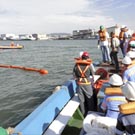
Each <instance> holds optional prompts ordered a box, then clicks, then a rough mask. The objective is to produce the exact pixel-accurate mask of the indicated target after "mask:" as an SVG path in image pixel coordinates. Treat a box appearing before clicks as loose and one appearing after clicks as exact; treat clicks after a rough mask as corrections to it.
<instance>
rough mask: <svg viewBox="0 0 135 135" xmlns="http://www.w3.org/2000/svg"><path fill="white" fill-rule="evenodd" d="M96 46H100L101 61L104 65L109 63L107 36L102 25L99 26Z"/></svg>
mask: <svg viewBox="0 0 135 135" xmlns="http://www.w3.org/2000/svg"><path fill="white" fill-rule="evenodd" d="M98 35H99V36H98V46H100V49H101V52H102V61H103V62H104V63H106V62H107V63H110V62H111V58H110V50H109V34H108V32H107V31H106V29H105V28H104V26H103V25H101V26H100V30H99V31H98Z"/></svg>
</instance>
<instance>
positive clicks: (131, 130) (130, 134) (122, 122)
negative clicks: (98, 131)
mask: <svg viewBox="0 0 135 135" xmlns="http://www.w3.org/2000/svg"><path fill="white" fill-rule="evenodd" d="M123 133H126V135H135V114H128V115H124V114H121V113H120V114H119V116H118V120H117V125H116V135H123Z"/></svg>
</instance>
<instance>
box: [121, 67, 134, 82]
mask: <svg viewBox="0 0 135 135" xmlns="http://www.w3.org/2000/svg"><path fill="white" fill-rule="evenodd" d="M127 81H133V82H135V66H132V67H130V68H128V69H127V70H125V72H124V74H123V82H124V83H126V82H127Z"/></svg>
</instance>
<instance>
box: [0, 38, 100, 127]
mask: <svg viewBox="0 0 135 135" xmlns="http://www.w3.org/2000/svg"><path fill="white" fill-rule="evenodd" d="M10 42H11V41H0V44H1V45H9V44H10ZM15 43H19V44H21V45H23V46H24V48H23V49H5V50H4V49H1V50H0V64H6V65H17V66H25V67H33V68H39V69H46V70H48V72H49V73H48V74H47V75H41V74H39V73H37V72H32V71H24V70H20V69H10V68H0V93H1V94H0V126H2V127H5V128H6V127H8V126H13V127H14V126H15V125H16V124H18V123H19V122H20V121H21V120H22V119H24V118H25V117H26V116H27V115H28V114H30V113H31V112H32V111H33V110H34V109H35V108H36V107H37V106H38V105H39V104H41V103H42V102H43V101H44V100H45V99H46V98H47V97H48V96H50V95H51V94H52V91H53V90H54V89H55V87H56V86H60V85H62V84H64V83H65V82H66V81H67V80H69V79H71V78H72V70H73V66H74V58H75V57H78V56H79V53H80V52H81V51H88V52H89V53H90V56H91V58H92V59H93V60H94V61H99V60H101V52H100V50H99V49H97V40H46V41H15Z"/></svg>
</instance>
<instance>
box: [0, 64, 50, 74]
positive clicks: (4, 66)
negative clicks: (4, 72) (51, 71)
mask: <svg viewBox="0 0 135 135" xmlns="http://www.w3.org/2000/svg"><path fill="white" fill-rule="evenodd" d="M0 67H1V68H14V69H22V70H26V71H35V72H38V73H40V74H48V71H47V70H45V69H37V68H30V67H23V66H15V65H3V64H0Z"/></svg>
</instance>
